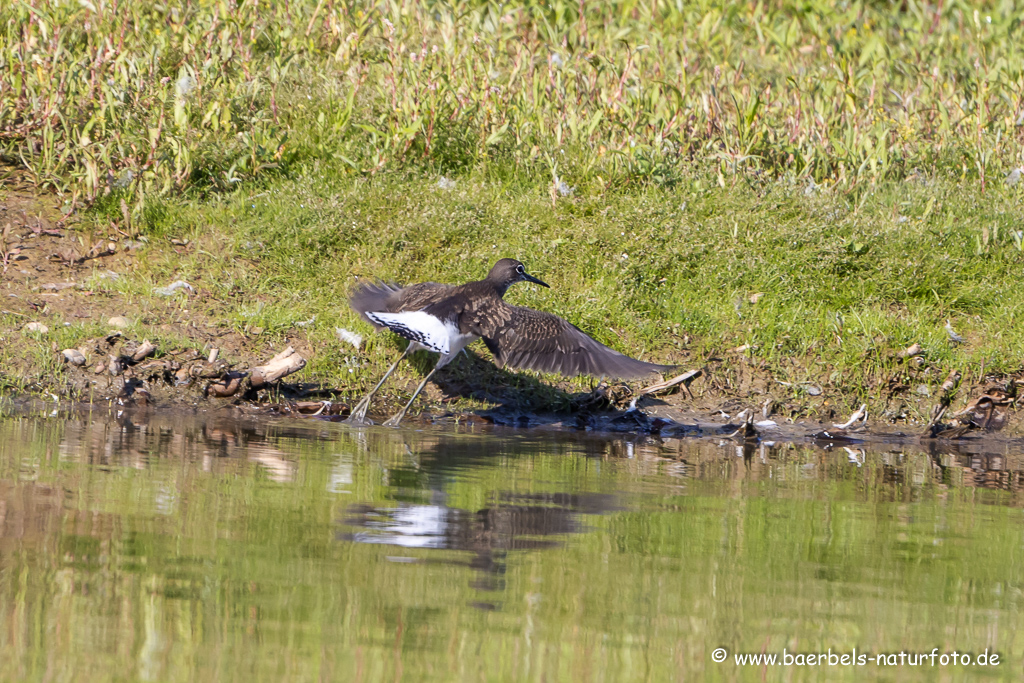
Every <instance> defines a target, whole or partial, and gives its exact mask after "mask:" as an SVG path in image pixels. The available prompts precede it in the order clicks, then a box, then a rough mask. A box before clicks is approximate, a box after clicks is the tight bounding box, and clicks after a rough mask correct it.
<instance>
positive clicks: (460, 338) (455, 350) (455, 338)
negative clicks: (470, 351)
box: [437, 330, 480, 368]
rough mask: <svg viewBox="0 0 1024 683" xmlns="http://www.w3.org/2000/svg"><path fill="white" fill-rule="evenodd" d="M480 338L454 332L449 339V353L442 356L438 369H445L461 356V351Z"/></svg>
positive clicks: (438, 362)
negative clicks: (456, 357)
mask: <svg viewBox="0 0 1024 683" xmlns="http://www.w3.org/2000/svg"><path fill="white" fill-rule="evenodd" d="M479 338H480V337H478V336H476V335H475V334H462V333H461V332H458V331H457V330H452V335H451V336H450V337H448V353H444V354H441V358H440V359H438V361H437V367H439V368H443V367H444V366H445V365H448V363H450V362H451V360H452V359H453V358H455V356H457V355H459V351H461V350H462V349H464V348H466V346H468V345H469V344H472V343H473V342H475V341H476V340H477V339H479Z"/></svg>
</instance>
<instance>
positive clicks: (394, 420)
mask: <svg viewBox="0 0 1024 683" xmlns="http://www.w3.org/2000/svg"><path fill="white" fill-rule="evenodd" d="M442 358H443V356H442ZM439 365H440V362H439V363H438V365H435V366H434V369H433V370H431V371H430V374H428V375H427V376H426V377H424V378H423V381H422V382H420V385H419V386H418V387H416V391H414V392H412V398H410V399H409V402H408V403H406V404H405V407H404V408H402V409H401V410H399V411H398V412H397V413H395V414H394V415H393V416H392V417H390V418H389V419H388V421H387V422H385V423H384V426H385V427H397V426H398V423H399V422H401V421H402V418H403V417H405V413H406V411H407V410H409V406H411V405H412V402H413V401H415V400H416V397H417V396H419V395H420V392H421V391H423V387H425V386H427V382H428V381H430V378H431V377H433V376H434V373H435V372H437V368H438V367H439Z"/></svg>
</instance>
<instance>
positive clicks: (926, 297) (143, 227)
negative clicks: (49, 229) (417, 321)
mask: <svg viewBox="0 0 1024 683" xmlns="http://www.w3.org/2000/svg"><path fill="white" fill-rule="evenodd" d="M37 4H38V5H39V6H33V5H32V4H31V3H28V4H20V5H17V6H10V7H7V8H5V9H0V26H3V27H4V31H5V33H4V36H3V38H2V41H3V42H0V55H2V56H0V149H2V151H3V153H4V154H5V155H6V157H7V158H8V160H9V161H16V162H17V163H18V164H19V165H21V166H23V167H24V168H26V169H28V172H29V174H30V178H31V180H32V182H33V183H34V184H35V185H36V187H37V188H39V189H55V190H57V191H58V192H60V193H62V194H61V199H62V200H63V201H65V204H64V208H65V210H66V211H67V212H69V215H68V219H67V223H68V225H71V226H73V228H74V229H75V230H77V231H78V234H80V235H81V236H82V240H83V242H85V241H89V240H95V239H98V238H101V237H102V238H109V237H113V238H117V239H129V238H131V239H134V238H135V237H138V236H142V237H145V238H146V240H147V242H146V243H145V246H143V247H141V248H140V249H139V250H138V251H137V252H136V255H137V258H135V259H134V260H133V261H132V263H131V265H130V267H129V268H127V269H126V270H125V272H123V273H122V275H123V277H122V278H120V279H119V280H117V281H110V280H100V279H98V278H93V279H92V280H90V283H91V287H92V288H93V289H95V290H96V291H104V290H109V291H110V292H111V293H116V294H117V295H118V296H120V297H122V298H123V299H124V300H126V301H129V302H131V305H132V306H136V307H138V308H139V309H140V310H144V311H149V312H150V313H149V317H150V319H151V320H153V321H156V320H158V319H161V318H163V319H166V316H176V318H175V319H177V320H179V321H181V320H187V319H188V318H189V317H190V316H197V315H204V316H207V317H208V318H209V319H210V320H212V321H215V322H216V323H217V324H221V325H223V326H226V327H229V328H232V329H235V330H237V331H238V332H239V333H241V334H243V335H247V336H248V337H251V338H254V339H257V340H260V341H261V342H263V341H271V342H273V341H281V340H283V339H284V338H285V337H286V336H287V335H290V334H292V335H293V334H302V335H303V336H304V337H305V338H306V339H307V340H308V343H309V345H310V348H311V350H312V354H311V359H310V360H311V363H310V365H309V366H308V367H309V369H308V370H307V377H309V378H312V379H313V380H315V381H319V382H323V383H325V384H328V385H331V386H336V387H340V388H341V389H342V390H344V391H351V392H352V393H355V392H356V391H358V390H361V389H362V388H363V387H365V385H366V383H367V382H369V381H371V380H372V379H373V378H374V376H375V375H377V374H378V373H379V372H380V371H381V370H382V369H383V367H384V365H385V363H386V362H387V361H389V360H390V359H391V358H393V355H394V353H395V344H394V342H393V341H392V340H388V339H386V338H383V337H379V338H378V337H373V338H370V339H369V341H368V343H367V345H366V347H365V348H364V349H363V350H362V351H361V352H360V353H359V354H355V352H354V351H353V350H352V349H351V348H350V347H347V346H346V345H345V344H344V343H342V342H341V341H339V340H338V339H337V338H336V335H335V328H336V327H338V326H341V327H345V328H348V329H352V330H358V331H361V332H364V333H365V332H367V331H368V330H367V329H366V328H365V327H364V326H361V324H360V323H359V322H358V321H357V320H355V318H354V316H352V314H351V313H350V312H349V311H348V310H347V307H346V305H345V303H344V294H345V292H346V291H347V288H348V287H349V286H351V284H352V283H353V282H354V281H355V279H356V278H358V277H371V276H377V277H382V278H385V279H395V280H398V281H402V282H409V281H416V280H440V281H462V280H467V279H474V278H479V277H482V276H483V275H484V274H485V273H486V271H487V269H488V268H489V267H490V265H491V264H492V263H493V262H494V261H495V260H497V259H498V258H500V257H504V256H514V257H517V258H520V259H522V260H523V261H524V262H526V263H527V265H528V267H529V268H530V269H531V271H532V272H534V273H535V274H537V275H539V276H540V277H542V278H543V279H545V280H546V281H547V282H549V283H550V284H551V285H552V287H553V289H552V290H543V291H537V290H535V289H530V288H527V287H522V286H520V287H519V288H518V289H516V290H513V292H512V293H511V294H510V298H511V299H513V300H514V301H515V302H516V303H521V304H525V305H530V306H536V307H539V308H544V309H546V310H550V311H553V312H555V313H558V314H560V315H563V316H565V317H567V318H569V319H570V320H572V321H573V322H575V323H576V324H578V325H579V326H580V327H582V328H583V329H585V330H587V331H589V332H591V333H593V334H594V336H596V337H597V338H598V339H600V340H601V341H603V342H605V343H609V344H611V345H613V346H615V347H616V348H618V349H620V350H622V351H625V352H627V353H631V354H633V355H643V357H644V358H646V359H652V360H658V361H675V362H680V363H683V364H685V365H687V366H701V365H704V366H714V367H715V368H718V374H717V375H716V377H717V378H716V379H715V380H713V381H714V382H715V383H716V386H717V389H718V390H719V391H721V392H722V393H725V394H728V393H730V392H732V393H736V394H740V395H750V394H756V393H758V392H759V391H763V390H765V389H767V390H770V391H772V392H776V393H781V394H784V395H792V396H794V397H795V396H799V395H801V390H800V388H799V386H800V383H801V382H814V383H816V385H819V386H821V387H822V388H823V389H824V390H825V395H826V397H830V400H832V401H833V405H834V403H835V402H836V401H838V402H839V403H841V404H844V405H845V404H852V403H857V402H860V401H861V400H867V401H869V402H870V403H872V404H873V405H875V406H876V407H877V406H879V405H887V404H889V403H891V401H892V400H893V399H895V400H901V397H906V399H907V400H908V401H911V402H913V401H914V400H923V393H919V390H920V389H921V387H922V386H924V387H930V388H931V391H932V394H933V396H934V393H935V391H936V389H935V388H936V387H937V385H938V384H939V383H941V381H942V380H943V379H944V377H945V374H946V373H947V372H948V371H949V370H950V369H953V368H959V369H961V370H962V371H964V373H965V377H966V378H967V379H969V380H971V381H978V380H980V379H981V377H982V375H983V374H985V373H988V372H995V373H1018V372H1020V370H1021V363H1020V360H1019V359H1020V358H1021V354H1022V351H1024V335H1022V334H1021V332H1020V331H1019V330H1020V325H1019V321H1020V320H1021V313H1022V305H1024V304H1022V303H1021V302H1022V301H1024V296H1022V294H1024V291H1022V286H1021V278H1020V269H1021V264H1022V263H1024V252H1022V241H1021V234H1022V233H1021V230H1022V228H1024V221H1022V220H1021V218H1022V210H1021V185H1019V184H1017V183H1016V180H1015V179H1016V178H1017V177H1019V174H1017V175H1014V174H1013V173H1012V171H1013V169H1015V168H1017V167H1019V166H1020V165H1021V146H1020V142H1021V126H1020V125H1019V124H1018V121H1019V120H1021V116H1022V112H1024V107H1022V103H1021V94H1022V89H1024V80H1022V73H1024V72H1022V60H1021V56H1020V53H1019V51H1018V50H1016V48H1015V46H1016V45H1017V44H1019V40H1018V38H1019V33H1020V29H1019V27H1018V24H1019V22H1018V21H1017V19H1016V18H1015V17H1014V16H1013V13H1012V11H1011V8H1004V7H1003V6H1002V5H992V6H990V7H988V8H983V9H981V10H979V11H975V9H974V8H973V7H967V6H965V5H961V4H957V3H953V4H944V5H942V6H941V7H939V8H934V7H930V6H923V5H916V4H913V3H911V4H907V5H902V6H891V5H888V4H879V5H874V4H856V3H855V4H851V5H842V6H836V5H833V4H832V3H818V4H815V3H810V4H808V3H800V4H795V3H786V2H782V3H778V4H776V5H772V6H770V7H768V6H764V5H756V6H753V7H751V6H736V7H732V6H730V7H728V8H725V9H723V8H721V7H717V6H713V5H711V4H706V5H705V4H702V3H696V4H692V5H687V6H686V8H685V9H682V10H680V9H677V8H676V7H675V6H674V5H670V4H669V3H644V4H642V5H641V4H636V3H631V2H618V3H588V4H587V5H586V6H583V7H580V6H579V5H576V4H572V5H570V4H564V3H547V4H536V5H534V4H530V3H526V4H515V3H513V5H511V6H508V5H497V4H490V3H462V4H458V5H457V6H456V7H454V9H453V8H452V6H450V5H442V4H440V3H429V2H420V3H411V2H408V3H385V4H379V5H369V4H358V3H356V4H338V3H332V2H326V0H325V1H324V2H315V3H314V2H297V3H290V4H288V5H285V4H283V3H271V4H265V3H262V4H261V3H243V4H241V5H239V6H237V7H229V6H228V5H225V4H221V3H206V2H199V3H183V4H181V5H180V6H178V8H177V9H167V8H166V7H164V6H158V5H155V4H142V5H138V6H137V5H133V4H130V3H124V4H122V5H120V6H118V7H115V6H114V5H113V4H112V3H108V4H102V3H97V4H96V5H95V11H93V9H92V8H91V7H89V6H88V5H89V3H82V4H79V3H74V4H72V3H55V4H46V5H45V7H44V6H43V4H42V3H37ZM1008 174H1009V175H1008ZM171 239H176V240H179V241H181V240H189V246H188V248H184V249H183V248H173V247H172V244H171V242H170V240H171ZM92 267H94V266H92V265H86V266H84V267H83V268H84V270H86V271H88V269H89V268H92ZM83 276H86V277H87V276H88V273H82V272H79V275H78V276H77V277H79V279H82V277H83ZM30 277H31V276H28V275H26V276H22V275H19V274H17V272H16V271H10V272H8V273H7V274H5V275H4V278H5V279H6V280H8V281H10V280H11V278H15V279H17V278H24V279H25V282H24V283H23V284H25V285H30V284H31V282H30V281H29V278H30ZM179 278H180V279H185V280H187V281H189V282H191V283H192V284H194V285H195V286H197V287H198V288H199V289H200V290H201V294H200V295H196V296H193V297H192V298H188V297H186V296H184V295H179V298H177V299H172V302H171V303H168V300H167V299H166V298H163V297H158V296H156V295H154V294H153V291H152V288H153V286H154V285H155V284H156V285H161V284H167V283H168V282H170V281H172V280H175V279H179ZM314 316H316V318H315V320H314V321H313V322H312V323H310V324H306V325H304V326H297V325H296V324H297V323H300V322H303V323H305V322H306V321H309V320H311V319H312V318H313V317H314ZM4 320H5V326H9V327H14V326H15V325H17V324H19V323H20V322H21V321H20V319H18V318H10V317H9V318H4ZM55 322H57V323H58V324H59V322H60V321H55ZM947 322H949V324H950V325H951V326H952V328H953V329H955V330H956V331H957V333H959V335H961V336H962V337H963V338H964V339H965V340H966V341H965V342H964V343H961V344H956V345H954V344H953V343H952V342H951V341H950V339H949V336H948V334H947V331H946V329H945V326H946V323H947ZM88 324H89V325H96V326H101V323H99V322H98V321H93V322H92V323H88ZM79 325H80V323H78V322H76V323H75V326H74V327H73V330H79V329H80V328H79V327H78V326H79ZM51 327H53V325H51ZM143 331H144V332H145V331H146V330H143ZM87 332H88V333H93V332H94V330H93V329H92V328H89V329H85V328H81V329H80V333H81V334H83V335H84V334H86V333H87ZM61 333H62V334H64V335H68V334H70V333H69V332H67V331H62V332H61ZM168 334H171V333H170V332H168ZM914 343H918V344H920V345H921V346H922V347H923V349H924V352H923V359H924V360H923V361H919V362H917V363H916V364H913V363H908V362H906V361H905V360H902V359H899V358H897V357H896V353H897V352H898V351H900V350H902V349H904V348H905V347H907V346H910V345H911V344H914ZM40 344H41V345H45V342H40ZM737 348H742V349H743V350H739V351H737V350H735V349H737ZM481 353H486V352H484V351H482V349H481ZM406 372H411V371H406ZM751 373H754V374H756V375H757V376H759V377H761V378H762V379H763V380H765V381H767V382H768V384H762V385H760V387H758V386H754V385H752V384H751V383H750V382H749V381H746V382H745V381H744V379H743V378H744V376H747V375H750V374H751ZM779 381H781V382H786V383H787V384H779V383H778V382H779ZM577 386H581V385H577ZM929 400H934V398H931V399H929Z"/></svg>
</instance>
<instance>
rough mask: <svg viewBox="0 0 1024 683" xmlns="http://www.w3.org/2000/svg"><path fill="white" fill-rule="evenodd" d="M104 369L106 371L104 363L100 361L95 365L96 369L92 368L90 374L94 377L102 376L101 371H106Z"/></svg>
mask: <svg viewBox="0 0 1024 683" xmlns="http://www.w3.org/2000/svg"><path fill="white" fill-rule="evenodd" d="M106 369H107V365H106V363H104V362H103V361H100V362H99V363H97V364H96V367H94V368H93V369H92V374H94V375H102V374H103V371H104V370H106Z"/></svg>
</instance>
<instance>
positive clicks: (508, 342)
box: [349, 258, 671, 426]
mask: <svg viewBox="0 0 1024 683" xmlns="http://www.w3.org/2000/svg"><path fill="white" fill-rule="evenodd" d="M517 282H533V283H536V284H538V285H541V286H543V287H547V286H548V285H547V284H545V283H544V282H541V281H540V280H538V279H537V278H535V277H533V276H532V275H530V274H529V273H527V272H526V268H525V267H524V266H523V264H522V263H520V262H519V261H516V260H514V259H507V258H506V259H501V260H500V261H498V262H497V263H496V264H494V267H493V268H491V272H490V273H488V275H487V278H486V279H484V280H480V281H477V282H470V283H467V284H464V285H442V284H438V283H436V282H423V283H420V284H416V285H410V286H408V287H398V286H396V285H393V284H384V283H378V284H369V283H367V284H362V285H359V286H358V287H356V288H355V290H353V291H352V293H351V295H350V296H349V303H350V304H351V306H352V308H353V309H354V310H355V311H356V312H357V313H359V314H360V315H362V316H363V318H364V319H365V320H366V321H367V322H369V323H370V324H372V325H373V326H374V327H375V328H376V329H378V330H380V329H382V328H385V327H386V328H388V329H390V330H391V331H392V332H395V333H397V334H400V335H401V336H403V337H405V338H406V339H408V340H409V341H410V342H411V343H410V344H409V346H408V347H407V348H406V349H405V353H403V354H402V356H401V357H400V358H399V359H398V360H397V361H395V363H394V364H393V365H392V366H391V367H390V368H389V369H388V371H387V372H386V373H385V374H384V377H382V378H381V380H380V381H379V382H378V383H377V386H375V387H374V388H373V389H372V390H371V391H370V393H369V394H368V395H367V396H366V397H365V398H364V399H363V400H362V401H360V402H359V404H358V405H357V406H356V407H355V409H353V411H352V415H351V417H350V418H349V420H350V421H351V422H363V421H364V419H365V417H366V410H367V408H368V407H369V405H370V398H371V397H372V396H373V395H374V393H376V391H377V390H378V389H379V388H380V386H381V384H383V383H384V380H386V379H387V378H388V376H389V375H391V373H392V372H394V370H395V368H396V367H397V366H398V363H399V362H401V360H402V358H405V356H407V355H408V354H409V353H412V352H413V351H417V350H420V349H425V350H428V351H436V352H437V353H439V354H441V357H440V358H439V359H438V361H437V364H436V365H435V366H434V369H433V370H431V371H430V374H428V375H427V376H426V377H425V378H424V379H423V382H422V383H421V384H420V385H419V387H418V388H417V389H416V391H415V392H413V395H412V398H411V399H410V400H409V403H407V404H406V406H405V407H404V408H402V410H400V411H399V412H398V413H397V414H396V415H395V416H394V417H392V418H391V419H390V420H388V421H387V422H385V424H386V425H389V426H395V425H397V424H398V423H399V422H400V421H401V420H402V418H403V417H404V416H405V413H406V411H407V410H408V409H409V406H410V405H412V402H413V401H414V400H415V399H416V396H417V395H419V393H420V391H422V389H423V387H424V386H425V385H426V383H427V381H428V380H429V379H430V377H431V376H432V375H433V374H434V372H436V371H437V369H438V368H441V367H444V366H445V365H447V364H448V363H449V362H450V361H451V360H452V358H454V357H455V355H456V354H458V352H459V351H461V350H462V349H463V348H464V347H465V346H466V345H467V344H469V343H470V342H472V341H475V340H476V339H478V338H481V337H482V338H483V340H484V343H485V344H487V348H488V349H490V350H491V353H492V354H494V360H495V363H497V365H498V367H505V366H508V367H513V368H521V369H527V370H540V371H542V372H558V373H561V374H563V375H569V376H574V375H592V376H594V377H602V376H610V377H619V378H623V379H630V378H637V377H643V376H644V375H647V374H650V373H652V372H662V371H664V370H666V369H668V368H669V367H671V366H667V365H656V364H654V363H645V362H644V361H640V360H636V359H635V358H630V357H629V356H625V355H623V354H621V353H619V352H618V351H614V350H612V349H610V348H608V347H607V346H605V345H604V344H601V343H600V342H598V341H596V340H594V339H592V338H591V337H589V336H588V335H586V334H584V333H583V332H582V331H580V329H579V328H577V327H576V326H575V325H572V324H570V323H569V322H567V321H565V320H563V319H562V318H559V317H558V316H555V315H552V314H550V313H544V312H543V311H535V310H533V309H530V308H524V307H522V306H512V305H511V304H508V303H505V301H504V299H503V298H502V297H504V295H505V292H506V291H507V290H508V288H509V287H511V286H512V285H514V284H515V283H517Z"/></svg>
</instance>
